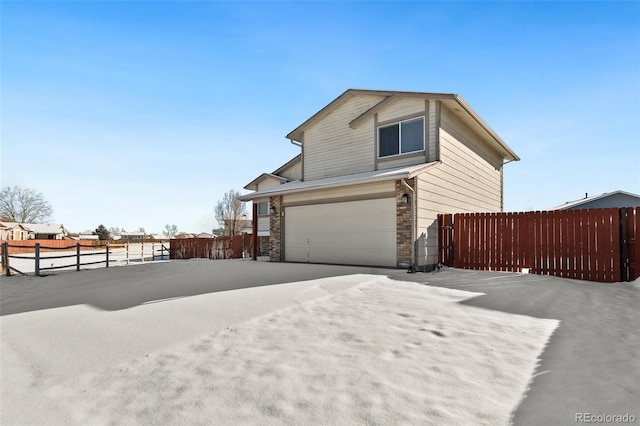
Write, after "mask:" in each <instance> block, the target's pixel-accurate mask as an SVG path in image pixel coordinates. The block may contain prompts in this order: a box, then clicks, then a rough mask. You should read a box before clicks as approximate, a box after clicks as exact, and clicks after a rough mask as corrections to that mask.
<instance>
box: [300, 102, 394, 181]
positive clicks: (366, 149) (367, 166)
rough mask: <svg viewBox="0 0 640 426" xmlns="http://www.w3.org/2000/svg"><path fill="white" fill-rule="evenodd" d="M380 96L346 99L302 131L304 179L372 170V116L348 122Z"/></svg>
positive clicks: (369, 106)
mask: <svg viewBox="0 0 640 426" xmlns="http://www.w3.org/2000/svg"><path fill="white" fill-rule="evenodd" d="M382 99H384V98H383V97H382V96H357V97H353V98H351V99H349V100H348V101H346V102H345V103H344V104H343V105H341V106H340V107H339V108H337V109H336V110H335V111H333V112H331V113H330V114H329V115H328V116H326V117H324V118H323V119H322V120H320V121H318V122H317V123H315V124H314V125H312V126H311V127H309V128H308V129H305V132H304V156H303V161H304V165H303V167H302V170H304V180H305V181H309V180H314V179H323V178H328V177H334V176H342V175H348V174H353V173H360V172H367V171H371V170H374V157H373V155H372V152H374V151H373V150H374V149H375V147H374V142H373V141H374V138H373V127H374V125H373V117H371V118H370V119H367V120H366V121H365V122H363V123H361V124H360V125H359V126H358V127H357V128H356V129H352V128H351V127H349V122H350V121H351V120H353V119H355V118H356V117H358V116H359V115H361V114H362V113H364V112H365V111H367V110H368V109H369V108H371V107H372V106H374V105H375V104H376V103H378V102H380V101H381V100H382Z"/></svg>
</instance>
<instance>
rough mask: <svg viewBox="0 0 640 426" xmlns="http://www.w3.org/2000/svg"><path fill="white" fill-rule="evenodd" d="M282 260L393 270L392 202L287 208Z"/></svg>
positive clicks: (357, 202)
mask: <svg viewBox="0 0 640 426" xmlns="http://www.w3.org/2000/svg"><path fill="white" fill-rule="evenodd" d="M285 259H286V260H287V261H292V262H315V263H337V264H353V265H376V266H390V267H395V266H396V202H395V199H394V198H385V199H375V200H365V201H350V202H343V203H331V204H318V205H309V206H294V207H286V208H285Z"/></svg>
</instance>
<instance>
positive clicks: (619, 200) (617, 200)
mask: <svg viewBox="0 0 640 426" xmlns="http://www.w3.org/2000/svg"><path fill="white" fill-rule="evenodd" d="M610 207H640V195H636V194H632V193H630V192H625V191H614V192H605V193H604V194H600V195H595V196H592V197H589V196H588V194H585V196H584V198H582V199H580V200H576V201H567V202H566V203H564V204H561V205H559V206H556V207H553V208H551V209H550V210H578V209H603V208H610Z"/></svg>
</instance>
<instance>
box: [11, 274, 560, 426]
mask: <svg viewBox="0 0 640 426" xmlns="http://www.w3.org/2000/svg"><path fill="white" fill-rule="evenodd" d="M283 286H284V287H283ZM286 286H290V287H286ZM340 286H343V287H342V288H347V290H345V291H342V292H339V293H337V294H331V293H328V292H327V291H325V290H326V289H335V288H339V287H340ZM284 288H289V289H291V290H287V291H292V290H294V289H295V291H301V289H302V293H301V294H302V296H301V297H298V298H297V300H298V303H293V304H290V305H289V306H287V307H284V308H281V309H279V310H277V311H272V312H270V313H266V314H264V315H261V316H258V317H254V318H253V319H250V320H248V321H244V322H242V321H241V322H238V323H232V322H228V323H227V324H233V325H230V326H227V327H224V328H221V327H220V326H219V324H218V323H217V322H215V321H211V320H209V322H207V321H202V320H200V321H195V317H193V316H194V315H196V314H198V312H202V313H201V314H200V315H202V317H201V319H204V318H206V315H210V314H211V313H212V312H213V313H216V314H217V315H221V316H223V315H226V316H227V317H229V318H234V317H237V316H238V315H246V314H247V310H248V309H251V306H253V309H255V308H256V307H258V308H260V309H261V308H262V307H263V306H264V305H268V304H269V303H270V302H271V301H272V300H275V299H276V298H278V297H280V296H279V295H278V294H279V293H278V292H280V291H283V289H284ZM478 294H479V293H472V292H467V291H460V290H452V289H445V288H436V287H429V286H425V285H420V284H416V283H409V282H399V281H394V280H391V279H388V278H386V277H383V276H378V275H351V276H341V277H333V278H323V279H319V280H314V281H307V282H303V283H294V284H286V285H280V286H269V287H258V288H249V289H242V290H234V291H228V292H220V293H213V294H206V295H201V296H193V297H187V298H180V299H175V300H169V301H163V302H162V303H153V304H146V305H142V306H137V307H134V308H131V309H125V310H121V311H113V312H105V311H99V310H96V309H93V308H90V307H88V306H71V307H66V308H58V309H52V310H46V311H37V312H27V313H22V314H15V315H9V316H5V317H2V331H3V342H2V343H3V348H2V349H3V350H2V353H3V358H2V376H3V377H2V381H3V411H5V410H9V412H8V413H7V412H5V413H4V414H5V416H3V425H9V424H20V422H19V420H20V419H21V412H20V410H21V409H22V410H25V411H24V415H27V417H26V418H29V416H36V417H31V418H32V419H33V418H36V419H37V418H42V417H37V415H36V413H34V412H32V411H33V410H28V407H29V406H30V404H31V407H39V409H40V410H43V407H51V416H50V417H48V420H49V423H48V424H69V423H75V424H91V425H101V424H105V425H106V424H118V425H122V424H154V425H177V424H182V425H184V424H225V425H234V424H261V425H269V424H325V425H357V424H385V425H386V424H421V425H453V424H458V425H459V424H473V425H505V424H508V423H509V420H510V416H511V414H512V412H513V410H514V409H515V408H516V407H517V405H518V403H519V401H520V400H521V399H522V398H523V397H524V395H525V392H526V390H527V387H528V384H529V382H530V380H531V379H532V376H533V374H534V371H535V368H536V365H537V362H538V357H539V356H540V354H541V353H542V351H543V349H544V347H545V345H546V343H547V341H548V340H549V338H550V336H551V334H552V333H553V331H554V330H555V328H556V327H557V325H558V321H556V320H549V319H539V318H533V317H528V316H522V315H514V314H508V313H504V312H497V311H491V310H486V309H481V308H476V307H472V306H468V305H464V304H460V303H459V302H461V301H463V300H466V299H469V298H473V297H475V296H477V295H478ZM235 295H237V296H238V298H236V299H235V302H234V301H232V299H230V298H233V297H235ZM247 301H252V302H251V303H250V304H247V303H248V302H247ZM252 304H253V305H252ZM258 310H259V309H258ZM181 317H182V318H184V321H187V322H189V321H193V322H194V324H197V326H198V327H205V328H207V327H209V330H208V332H205V333H200V334H199V335H198V336H197V337H194V338H189V339H187V340H186V341H179V342H177V343H176V342H175V340H174V343H173V344H170V345H167V346H162V347H157V346H156V348H157V349H155V350H152V351H149V352H146V353H144V355H140V354H136V352H135V350H132V351H131V352H130V353H129V355H127V356H125V357H122V356H120V358H118V357H115V358H112V362H106V361H105V357H106V359H107V361H108V360H109V350H110V348H109V347H108V346H107V347H105V346H104V345H106V344H107V342H118V341H119V340H121V341H123V342H126V341H128V340H131V341H132V343H131V344H132V345H133V346H135V345H138V340H140V341H146V340H148V341H154V333H157V334H162V333H165V332H166V330H167V329H170V328H171V325H170V324H171V321H170V320H169V318H173V319H175V318H181ZM165 322H167V324H165ZM173 324H174V327H178V328H179V327H181V326H182V323H181V322H175V323H173ZM100 327H102V328H100ZM99 330H103V331H102V332H100V331H99ZM29 333H32V334H33V333H35V334H36V335H37V334H42V335H43V336H44V335H47V336H48V338H49V339H51V335H52V334H56V333H57V334H59V335H60V336H59V339H55V338H53V339H52V341H53V342H54V343H50V344H49V345H50V346H49V347H42V348H41V352H40V353H38V354H37V355H36V356H35V358H34V355H33V354H31V358H29V359H30V361H29V362H27V358H25V357H24V351H25V350H24V346H21V345H24V343H22V342H21V341H20V338H19V336H20V335H27V334H29ZM114 333H116V334H114ZM178 334H180V333H178ZM135 335H139V336H144V337H143V338H141V339H138V340H133V337H132V336H135ZM5 336H6V337H8V338H9V340H12V341H14V342H15V344H14V346H11V347H9V346H8V345H7V344H6V342H7V339H6V338H5ZM156 340H157V339H156ZM55 342H58V343H55ZM74 342H76V343H74ZM39 344H42V343H39ZM113 344H115V345H117V343H113ZM60 345H66V346H62V347H60ZM150 347H153V345H151V346H150ZM32 349H33V348H32ZM21 351H22V352H21ZM113 351H117V350H116V349H115V348H114V349H113ZM31 352H34V350H31ZM121 352H122V353H127V352H126V350H121ZM56 354H57V356H58V357H63V358H65V359H64V363H58V364H59V365H58V367H57V371H58V373H57V375H56V374H53V373H48V372H47V371H42V370H41V369H39V368H38V365H47V362H51V360H47V357H50V356H55V355H56ZM91 354H94V355H93V356H91ZM116 359H120V361H118V362H113V360H116ZM21 377H22V378H21ZM11 385H13V390H14V391H13V392H9V390H7V389H6V388H7V386H11ZM34 401H37V404H36V405H33V404H34ZM21 404H24V406H22V407H21V406H20V405H21ZM16 405H17V406H16ZM35 411H37V410H35ZM23 419H24V418H23Z"/></svg>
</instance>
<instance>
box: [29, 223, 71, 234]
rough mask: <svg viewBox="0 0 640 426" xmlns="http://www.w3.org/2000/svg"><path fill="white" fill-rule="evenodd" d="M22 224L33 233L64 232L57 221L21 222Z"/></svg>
mask: <svg viewBox="0 0 640 426" xmlns="http://www.w3.org/2000/svg"><path fill="white" fill-rule="evenodd" d="M23 225H24V226H26V227H27V228H28V229H29V230H30V231H33V233H35V234H62V233H64V226H62V225H61V224H58V223H23Z"/></svg>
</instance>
